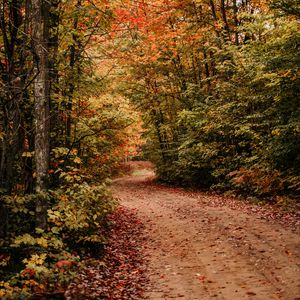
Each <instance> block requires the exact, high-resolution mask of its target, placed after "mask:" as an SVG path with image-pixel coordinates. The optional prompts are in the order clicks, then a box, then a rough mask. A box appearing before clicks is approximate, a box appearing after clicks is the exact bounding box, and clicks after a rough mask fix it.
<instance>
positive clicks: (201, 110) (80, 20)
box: [0, 0, 300, 299]
mask: <svg viewBox="0 0 300 300" xmlns="http://www.w3.org/2000/svg"><path fill="white" fill-rule="evenodd" d="M299 17H300V7H299V3H298V1H297V0H273V1H263V0H261V1H258V0H257V1H256V0H245V1H244V0H227V1H225V0H185V1H183V0H152V1H147V0H136V1H135V0H133V1H130V0H123V1H122V0H112V1H108V0H70V1H64V0H48V1H46V0H14V1H10V0H1V1H0V70H1V77H0V104H1V109H0V122H1V123H0V143H1V145H0V196H1V199H0V217H1V224H0V297H1V298H3V299H11V298H13V299H27V298H28V297H30V296H32V295H34V294H38V295H56V294H59V293H62V291H63V290H64V288H65V287H66V286H67V285H68V283H69V282H70V281H71V280H72V278H73V276H74V273H72V272H73V271H72V268H73V267H74V265H75V263H74V264H73V262H75V261H76V262H78V261H79V260H80V256H82V255H85V254H86V252H87V251H91V252H93V251H95V249H97V251H100V250H101V249H102V246H103V243H104V242H105V230H106V228H107V227H109V218H108V216H109V214H110V213H111V212H112V211H113V210H114V207H115V206H116V202H115V200H114V199H113V198H112V196H111V194H110V192H109V190H108V188H107V187H106V185H107V181H108V178H110V177H111V176H112V175H114V174H115V172H117V169H118V166H119V163H120V162H121V161H123V160H124V159H127V158H133V157H135V156H137V155H138V156H139V158H141V157H144V158H146V159H149V160H151V161H152V162H153V163H154V164H155V166H156V172H157V176H158V178H159V179H160V180H161V181H164V182H167V183H169V184H176V185H185V186H193V187H197V188H210V189H214V190H217V191H221V192H225V191H231V192H232V193H235V194H236V195H242V196H243V197H245V196H252V197H257V198H262V199H265V200H267V201H270V202H285V201H288V199H289V198H291V199H294V200H295V199H296V200H297V199H299V198H298V197H299V190H300V173H299V170H300V140H299V137H300V105H299V95H300V76H299V75H300V70H299V66H300V54H299V53H300V31H299ZM142 124H143V125H142ZM141 149H142V150H143V152H142V153H141ZM102 233H103V234H102ZM74 253H75V254H74ZM71 262H72V263H71ZM59 263H60V264H59ZM60 268H69V269H68V270H69V271H68V272H60ZM33 279H34V280H33ZM26 297H27V298H26ZM51 299H52V298H51Z"/></svg>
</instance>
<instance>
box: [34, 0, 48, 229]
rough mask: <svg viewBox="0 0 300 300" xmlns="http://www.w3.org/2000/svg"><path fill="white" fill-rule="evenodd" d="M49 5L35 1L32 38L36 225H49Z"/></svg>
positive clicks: (41, 1)
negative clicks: (47, 195)
mask: <svg viewBox="0 0 300 300" xmlns="http://www.w3.org/2000/svg"><path fill="white" fill-rule="evenodd" d="M47 7H48V6H47V5H45V3H44V1H43V0H32V37H33V39H32V40H33V49H34V59H35V70H34V71H35V76H36V77H35V81H34V97H35V106H34V113H35V163H36V193H37V200H36V227H39V228H42V229H46V227H47V207H48V205H47V197H46V192H47V185H48V165H49V97H48V95H49V88H48V86H49V82H48V75H49V74H48V73H49V72H48V47H47V33H48V30H47V25H48V22H47V17H48V14H47V11H46V10H47Z"/></svg>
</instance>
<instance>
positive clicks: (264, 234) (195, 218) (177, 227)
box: [112, 170, 300, 300]
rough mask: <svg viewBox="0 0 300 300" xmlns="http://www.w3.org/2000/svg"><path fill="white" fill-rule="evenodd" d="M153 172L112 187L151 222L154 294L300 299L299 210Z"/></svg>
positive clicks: (148, 294) (147, 224)
mask: <svg viewBox="0 0 300 300" xmlns="http://www.w3.org/2000/svg"><path fill="white" fill-rule="evenodd" d="M153 179H154V173H153V172H152V171H151V170H137V171H135V172H134V173H133V175H130V176H124V177H122V178H118V179H115V180H114V182H113V184H112V190H113V194H114V196H115V197H117V198H119V200H120V203H121V205H122V206H124V207H125V208H126V209H131V210H133V211H136V213H137V214H138V216H139V218H140V219H141V220H142V222H143V224H144V227H145V235H146V236H147V238H146V243H145V245H144V248H145V251H146V254H147V256H148V274H149V278H150V283H149V285H148V287H147V291H146V293H145V296H146V298H148V299H191V300H194V299H195V300H196V299H197V300H198V299H199V300H205V299H228V300H234V299H255V300H268V299H277V300H278V299H287V300H289V299H291V300H299V299H300V234H299V225H300V221H299V214H298V215H297V213H294V214H293V213H291V214H283V213H280V212H279V211H276V210H275V211H274V210H272V209H271V208H265V207H262V208H261V207H259V206H256V205H253V204H247V203H243V202H241V201H239V200H236V199H232V198H226V197H222V196H218V195H212V194H209V193H205V192H189V191H185V190H184V189H180V188H170V187H166V186H161V185H158V184H156V183H155V182H154V181H153Z"/></svg>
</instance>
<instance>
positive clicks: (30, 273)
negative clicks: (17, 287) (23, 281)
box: [21, 268, 36, 277]
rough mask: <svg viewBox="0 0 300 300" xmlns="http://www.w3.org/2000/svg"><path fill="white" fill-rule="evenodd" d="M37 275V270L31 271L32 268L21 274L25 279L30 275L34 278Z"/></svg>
mask: <svg viewBox="0 0 300 300" xmlns="http://www.w3.org/2000/svg"><path fill="white" fill-rule="evenodd" d="M35 274H36V272H35V270H33V269H30V268H27V269H25V270H23V271H22V273H21V275H22V276H23V277H25V276H27V275H28V276H29V277H33V276H34V275H35Z"/></svg>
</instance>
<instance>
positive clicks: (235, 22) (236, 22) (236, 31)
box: [232, 0, 239, 46]
mask: <svg viewBox="0 0 300 300" xmlns="http://www.w3.org/2000/svg"><path fill="white" fill-rule="evenodd" d="M236 1H237V0H233V1H232V6H233V19H234V27H235V28H234V40H235V44H236V46H238V45H239V33H238V25H239V20H238V16H237V15H238V7H237V2H236Z"/></svg>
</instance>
